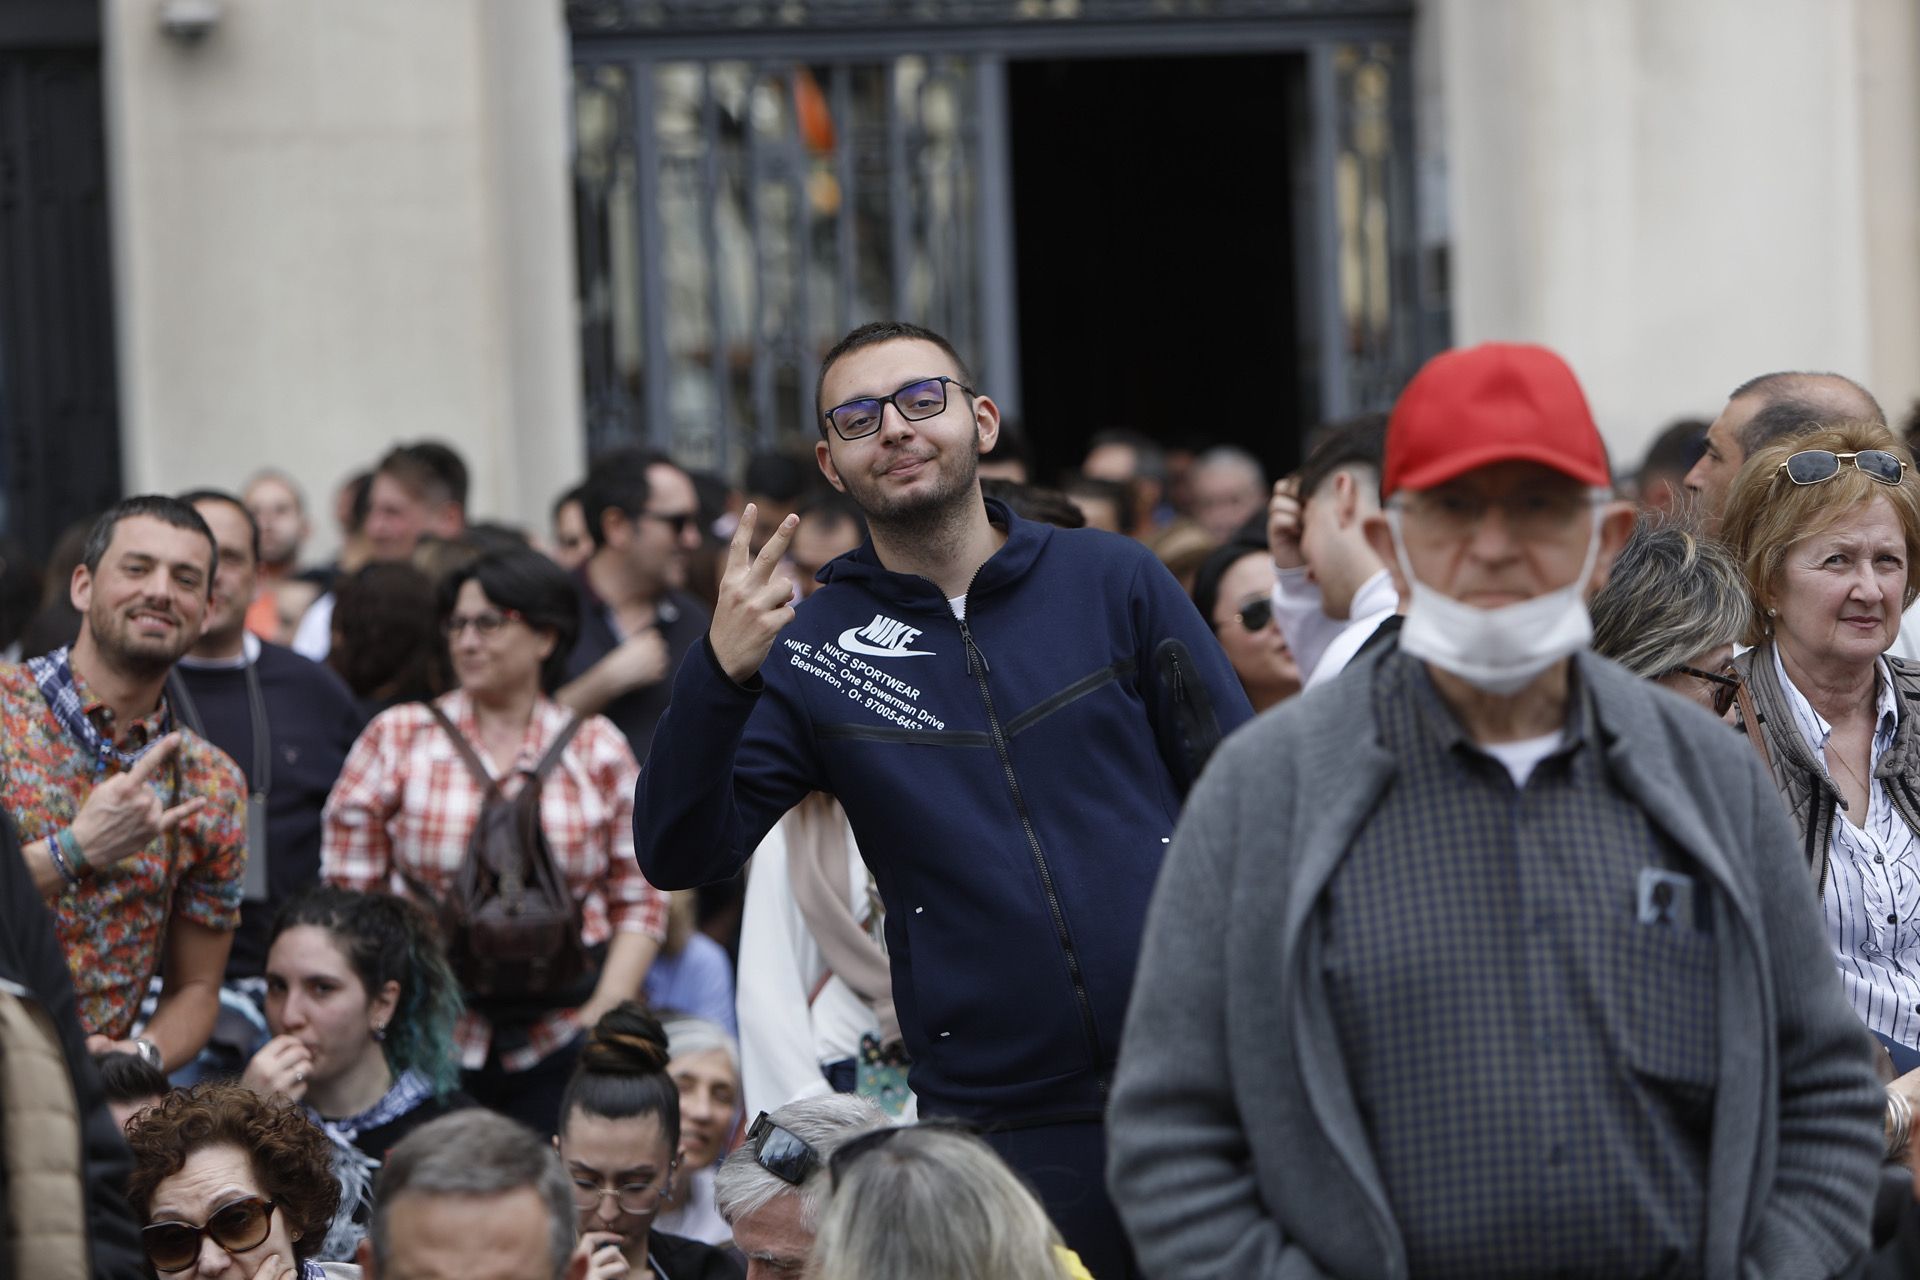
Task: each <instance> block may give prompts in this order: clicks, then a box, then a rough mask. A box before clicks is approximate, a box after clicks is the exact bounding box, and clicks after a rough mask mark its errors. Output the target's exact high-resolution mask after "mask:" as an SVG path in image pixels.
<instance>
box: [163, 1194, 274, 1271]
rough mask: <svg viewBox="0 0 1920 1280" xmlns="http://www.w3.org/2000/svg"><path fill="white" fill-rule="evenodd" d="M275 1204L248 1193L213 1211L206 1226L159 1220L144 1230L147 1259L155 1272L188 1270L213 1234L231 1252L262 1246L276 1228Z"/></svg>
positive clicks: (243, 1251)
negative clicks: (268, 1234) (206, 1239)
mask: <svg viewBox="0 0 1920 1280" xmlns="http://www.w3.org/2000/svg"><path fill="white" fill-rule="evenodd" d="M274 1207H275V1206H274V1203H273V1201H271V1200H262V1199H261V1198H260V1197H259V1196H248V1197H246V1198H245V1199H244V1200H235V1201H233V1202H232V1203H230V1204H223V1205H221V1206H220V1207H219V1208H218V1209H215V1210H214V1211H213V1216H211V1217H210V1218H208V1219H207V1224H206V1225H205V1226H203V1227H195V1226H191V1225H189V1224H187V1223H185V1222H156V1223H153V1224H152V1225H150V1226H148V1227H146V1228H144V1229H143V1230H142V1231H141V1232H140V1243H141V1244H142V1245H144V1246H145V1247H146V1251H147V1261H148V1262H151V1263H152V1264H153V1269H154V1270H155V1271H185V1270H186V1269H187V1268H188V1267H190V1266H192V1265H193V1264H194V1261H195V1260H196V1259H198V1258H199V1256H200V1241H201V1240H202V1239H203V1238H206V1237H211V1238H212V1240H213V1242H214V1243H215V1244H217V1245H219V1246H220V1247H221V1248H222V1249H225V1250H226V1251H227V1252H228V1253H245V1252H246V1251H247V1250H249V1249H253V1248H257V1247H259V1244H260V1242H261V1241H263V1240H265V1239H266V1238H267V1233H268V1232H269V1231H271V1230H272V1229H273V1210H274Z"/></svg>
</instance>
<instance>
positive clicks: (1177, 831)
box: [0, 322, 1920, 1280]
mask: <svg viewBox="0 0 1920 1280" xmlns="http://www.w3.org/2000/svg"><path fill="white" fill-rule="evenodd" d="M817 400H818V404H819V410H820V420H819V424H818V426H819V432H818V439H817V441H815V442H813V452H814V456H813V457H812V458H811V459H808V458H805V457H803V456H799V455H791V454H775V453H770V454H765V455H760V456H756V457H755V458H754V459H753V460H752V461H751V463H750V465H749V466H748V467H747V468H746V470H745V472H744V474H743V477H742V480H741V483H739V484H738V485H734V484H730V483H729V482H727V481H726V480H723V479H721V478H719V477H715V476H711V475H706V474H702V473H698V472H694V471H690V470H688V469H686V468H684V467H682V466H681V465H679V464H678V463H677V462H675V461H674V460H673V459H671V458H669V457H666V456H664V455H661V454H658V453H654V452H651V451H647V450H644V449H640V448H629V449H622V450H618V451H615V452H613V453H610V454H606V455H603V456H600V457H596V458H594V459H593V460H592V462H591V463H590V465H589V466H588V468H587V470H586V474H585V475H584V477H583V478H582V480H581V482H580V483H579V484H578V485H577V486H574V487H572V488H570V489H569V490H568V491H567V492H565V493H563V494H561V495H560V496H559V497H558V498H557V499H556V500H555V502H554V504H553V507H552V510H551V528H550V529H542V530H538V531H532V532H530V531H526V530H521V529H516V528H512V527H509V526H506V525H502V524H496V523H487V522H483V521H479V520H476V519H473V518H471V517H470V513H469V507H468V499H469V493H468V481H467V471H466V467H465V464H464V463H463V461H462V459H461V458H460V457H459V455H458V454H457V453H456V452H455V451H454V450H453V449H451V448H449V447H447V446H446V445H444V444H440V443H437V442H432V441H420V442H413V443H410V444H402V445H398V446H396V447H394V448H393V449H391V450H390V451H389V452H388V453H387V454H386V455H384V456H383V457H382V458H381V459H379V461H378V462H377V463H376V465H374V466H373V467H372V468H371V469H370V470H369V471H367V472H366V473H365V474H363V475H359V476H356V477H354V478H352V479H351V480H349V481H348V482H347V483H346V484H344V485H343V486H341V488H340V489H339V491H338V493H337V494H336V495H334V499H335V500H334V504H333V505H334V510H333V513H332V514H333V517H334V518H335V519H336V520H337V521H338V523H339V526H340V531H341V540H340V547H339V553H338V555H337V557H336V558H335V559H334V560H333V561H332V562H331V563H328V564H325V565H316V564H313V563H310V561H309V557H308V556H307V554H306V548H307V546H308V545H309V543H310V542H311V540H312V534H313V520H314V513H313V512H312V511H311V509H310V507H309V500H308V496H307V494H306V493H305V491H304V489H303V487H302V485H301V484H300V483H298V481H296V479H295V478H293V477H290V476H287V475H285V474H282V473H280V472H276V471H270V470H269V471H262V472H259V473H258V474H256V475H254V476H253V477H252V478H251V479H249V480H248V481H247V482H246V483H245V484H244V485H243V486H242V487H241V488H239V489H238V490H237V491H232V492H229V491H224V490H218V489H212V488H202V489H195V490H192V491H190V492H187V493H183V494H180V495H177V496H167V495H153V494H150V495H141V496H136V497H132V498H128V499H126V500H125V501H123V502H121V503H120V504H118V505H117V506H115V507H114V508H113V509H111V510H109V511H107V512H105V513H102V514H101V515H100V516H98V517H97V518H96V519H93V520H91V521H88V522H86V523H85V524H84V525H83V526H82V527H79V528H77V529H76V530H75V531H73V533H72V534H70V535H69V536H68V537H66V538H63V539H62V540H61V545H60V546H59V547H57V548H56V549H55V553H54V555H53V557H52V558H51V559H50V561H49V563H48V565H47V566H46V569H45V575H44V585H41V584H38V583H35V582H34V581H32V575H31V574H28V573H27V571H26V569H25V566H24V561H22V560H20V559H19V558H17V557H8V559H7V563H6V571H5V576H4V578H0V604H6V603H7V602H12V603H11V607H7V608H0V623H3V624H4V625H5V627H6V630H5V632H4V633H0V642H3V643H4V644H6V645H7V646H9V653H8V656H9V658H11V659H13V660H14V661H12V662H11V663H10V664H9V665H6V666H3V667H0V808H4V809H5V811H6V815H7V821H6V822H5V823H4V824H0V841H3V843H4V846H5V847H4V848H0V864H4V867H5V871H4V874H5V875H6V876H7V877H8V884H7V891H6V893H5V895H4V897H3V898H0V901H4V903H5V910H6V912H7V916H8V919H7V923H6V927H5V928H4V929H0V1127H4V1130H5V1133H6V1157H5V1159H6V1170H5V1175H4V1182H3V1183H0V1186H3V1187H4V1194H0V1209H3V1210H4V1213H5V1217H6V1223H7V1227H8V1231H9V1240H10V1241H11V1245H10V1247H11V1249H12V1254H11V1261H12V1264H13V1273H15V1274H21V1275H36V1276H37V1275H47V1276H65V1275H75V1276H80V1275H95V1276H103V1277H107V1276H111V1277H120V1276H129V1277H130V1276H137V1275H147V1274H154V1273H157V1274H161V1275H175V1274H193V1275H204V1276H219V1275H235V1276H243V1277H249V1278H251V1277H262V1278H265V1280H274V1278H277V1277H283V1276H284V1277H288V1278H290V1280H296V1278H297V1280H313V1277H316V1276H322V1275H326V1276H354V1275H365V1276H370V1277H372V1276H383V1275H384V1276H389V1277H419V1278H423V1280H424V1278H425V1277H436V1276H449V1275H460V1276H463V1277H481V1278H485V1277H500V1278H501V1280H535V1278H538V1280H558V1278H559V1277H563V1276H564V1277H568V1278H569V1280H621V1278H623V1277H634V1278H636V1280H637V1278H638V1277H643V1276H650V1277H657V1278H658V1280H688V1278H694V1280H724V1278H726V1277H741V1276H746V1277H752V1278H753V1280H763V1278H768V1277H778V1276H795V1277H798V1276H807V1277H814V1278H815V1280H897V1278H900V1277H913V1278H915V1280H920V1278H923V1277H925V1278H929V1280H1006V1278H1015V1280H1027V1278H1029V1277H1031V1278H1032V1280H1086V1278H1087V1277H1099V1278H1100V1280H1126V1278H1127V1277H1133V1276H1150V1277H1206V1276H1228V1275H1233V1276H1240V1275H1261V1276H1288V1277H1300V1278H1302V1280H1312V1278H1314V1277H1325V1278H1328V1280H1332V1278H1335V1277H1337V1278H1339V1280H1363V1278H1370V1277H1446V1276H1462V1277H1495V1276H1542V1275H1549V1274H1551V1275H1556V1276H1560V1275H1564V1276H1591V1277H1639V1276H1656V1275H1657V1276H1663V1277H1688V1276H1701V1277H1723V1276H1724V1277H1735V1276H1739V1277H1743V1278H1746V1277H1753V1278H1763V1277H1764V1278H1773V1277H1777V1278H1779V1280H1803V1278H1808V1277H1813V1278H1819V1277H1842V1276H1846V1277H1876V1278H1877V1277H1891V1276H1911V1275H1915V1274H1920V1199H1917V1197H1920V1183H1916V1180H1915V1176H1914V1173H1913V1165H1912V1157H1911V1155H1910V1152H1909V1146H1910V1142H1909V1140H1910V1138H1911V1137H1912V1136H1913V1135H1912V1130H1913V1117H1914V1109H1915V1106H1916V1105H1920V979H1916V977H1915V976H1914V974H1915V969H1916V964H1917V963H1920V749H1916V748H1915V747H1914V745H1913V743H1914V730H1913V729H1912V727H1911V726H1912V723H1913V719H1914V713H1913V710H1912V707H1913V704H1914V703H1915V702H1916V701H1920V664H1910V663H1909V662H1908V660H1907V655H1908V654H1910V653H1920V619H1915V618H1910V617H1909V618H1906V619H1905V620H1906V621H1907V622H1908V624H1909V625H1907V626H1906V627H1904V628H1903V615H1906V614H1907V611H1908V610H1910V609H1913V608H1915V607H1916V605H1915V601H1916V597H1920V578H1916V577H1914V576H1913V575H1912V574H1911V573H1910V566H1911V565H1912V563H1913V560H1914V557H1915V555H1916V554H1920V489H1917V488H1916V486H1920V479H1916V477H1915V476H1914V474H1913V471H1912V456H1911V454H1910V453H1909V452H1908V449H1907V446H1906V444H1905V443H1904V442H1903V441H1902V439H1901V438H1900V436H1899V435H1897V434H1896V433H1895V432H1894V430H1893V429H1891V428H1890V427H1889V425H1888V422H1887V419H1886V415H1885V413H1884V412H1883V410H1882V409H1881V406H1880V405H1879V404H1878V403H1877V402H1876V401H1875V400H1874V398H1873V397H1872V396H1871V395H1870V394H1869V393H1868V392H1867V391H1866V390H1865V389H1864V388H1862V387H1860V386H1858V385H1857V384H1855V383H1853V382H1851V381H1850V380H1848V379H1846V378H1843V377H1839V376H1838V375H1834V374H1815V373H1777V374H1768V375H1764V376H1761V377H1758V378H1755V379H1753V380H1751V381H1749V382H1747V383H1745V384H1743V385H1742V386H1740V387H1739V388H1737V389H1735V391H1734V392H1733V394H1732V395H1731V397H1730V398H1729V400H1728V402H1727V404H1726V407H1725V409H1724V410H1723V411H1722V412H1721V413H1720V415H1719V416H1718V417H1717V418H1716V419H1715V420H1714V421H1712V422H1711V423H1696V422H1682V423H1678V424H1676V425H1675V426H1674V428H1672V429H1671V430H1669V431H1667V432H1666V433H1663V435H1662V436H1661V437H1660V439H1659V440H1658V441H1656V443H1655V445H1654V447H1653V448H1652V450H1650V452H1649V454H1648V456H1647V461H1646V463H1645V465H1644V466H1642V467H1641V469H1640V470H1639V472H1638V473H1637V474H1635V475H1633V476H1631V477H1627V478H1625V479H1620V478H1619V477H1617V476H1616V472H1615V468H1614V467H1613V465H1612V463H1611V462H1610V460H1609V458H1608V456H1607V454H1606V451H1605V449H1604V447H1603V445H1602V442H1601V438H1600V434H1599V431H1598V429H1597V427H1596V425H1595V423H1594V420H1593V417H1592V414H1591V412H1590V410H1589V409H1588V406H1587V402H1586V399H1585V396H1584V393H1583V392H1582V390H1581V388H1580V386H1579V384H1578V382H1577V380H1576V379H1575V378H1574V375H1573V373H1572V371H1571V370H1570V369H1569V368H1568V366H1567V365H1566V364H1565V362H1564V361H1562V360H1561V359H1560V358H1559V357H1558V356H1556V355H1554V354H1553V353H1552V352H1549V351H1547V350H1545V349H1543V348H1539V347H1532V346H1524V345H1512V344H1488V345H1484V346H1480V347H1473V348H1467V349H1461V350H1456V351H1450V352H1447V353H1444V354H1442V355H1440V356H1438V357H1436V358H1435V359H1434V360H1432V361H1431V362H1429V364H1428V365H1427V366H1426V367H1425V368H1424V369H1423V370H1422V371H1421V372H1420V373H1419V375H1418V376H1417V377H1416V378H1415V379H1414V380H1413V381H1412V382H1411V383H1410V384H1409V385H1408V387H1407V388H1406V389H1405V390H1404V391H1403V393H1402V394H1401V396H1400V397H1399V399H1398V401H1397V402H1396V404H1395V405H1394V406H1393V408H1392V411H1391V413H1389V414H1380V415H1369V416H1365V417H1360V418H1355V419H1352V420H1349V421H1343V422H1337V423H1331V424H1327V425H1325V426H1322V427H1319V428H1316V429H1314V430H1313V431H1311V432H1309V433H1307V434H1306V436H1305V437H1304V439H1303V441H1302V446H1303V447H1302V456H1301V462H1300V465H1299V466H1298V467H1297V468H1296V469H1295V470H1294V471H1293V472H1292V473H1291V474H1289V475H1286V476H1284V477H1280V478H1277V479H1273V478H1270V477H1269V476H1268V475H1266V474H1265V473H1264V471H1263V469H1262V467H1261V464H1260V462H1259V461H1258V460H1257V459H1255V458H1254V457H1253V456H1251V455H1250V454H1247V453H1245V452H1244V451H1242V450H1240V449H1238V448H1236V447H1233V446H1217V447H1213V448H1206V449H1200V450H1197V451H1195V450H1176V449H1170V448H1168V447H1165V446H1164V445H1162V444H1160V443H1157V442H1156V441H1155V440H1154V439H1153V438H1152V437H1150V436H1148V435H1144V434H1139V433H1136V432H1132V431H1123V430H1114V431H1107V432H1103V433H1101V434H1099V435H1097V436H1096V437H1094V439H1093V440H1092V442H1091V446H1090V449H1089V452H1088V453H1087V455H1086V457H1085V459H1084V462H1083V463H1082V465H1081V467H1080V468H1079V469H1078V470H1077V471H1076V472H1075V473H1074V474H1072V475H1069V476H1065V477H1060V478H1059V479H1058V483H1057V485H1055V486H1051V487H1049V486H1042V485H1038V484H1036V483H1034V481H1035V480H1036V478H1037V477H1035V476H1034V475H1033V474H1032V473H1031V469H1030V468H1031V463H1030V461H1029V458H1028V455H1027V452H1026V451H1025V449H1024V448H1023V447H1022V442H1021V440H1020V439H1019V436H1018V433H1017V431H1016V430H1015V428H1014V427H1013V426H1012V424H1010V423H1008V422H1005V421H1003V419H1002V417H1001V413H1000V409H999V407H998V406H997V405H996V404H995V402H994V400H993V398H992V396H991V393H990V390H989V389H987V388H981V387H979V386H978V384H977V380H976V379H975V377H974V375H973V373H972V372H971V370H970V369H969V367H968V365H967V363H966V361H965V360H964V358H963V356H962V355H961V353H960V352H959V351H957V350H956V349H955V348H954V347H953V346H952V345H951V344H950V343H948V342H947V341H946V340H945V339H944V338H942V337H941V336H940V335H938V334H935V333H933V332H931V331H929V330H926V329H922V328H918V327H916V326H913V325H909V324H904V323H897V322H883V323H877V324H871V325H866V326H862V327H861V328H859V329H856V330H854V331H853V332H852V333H850V334H848V335H847V336H846V337H845V338H844V339H843V340H842V341H841V342H840V343H839V344H837V345H836V346H835V347H834V348H833V349H832V350H831V351H830V352H828V353H827V355H826V357H825V359H824V361H823V363H822V367H821V369H820V373H819V383H818V386H817ZM35 600H37V601H38V605H37V609H36V608H34V607H28V606H29V605H30V604H31V602H33V601H35ZM22 602H27V604H23V603H22Z"/></svg>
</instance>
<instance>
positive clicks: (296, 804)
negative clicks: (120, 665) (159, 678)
mask: <svg viewBox="0 0 1920 1280" xmlns="http://www.w3.org/2000/svg"><path fill="white" fill-rule="evenodd" d="M185 500H186V501H188V502H190V503H192V504H193V507H194V510H196V511H198V512H199V513H200V515H201V517H202V518H203V519H205V520H206V522H207V526H208V528H210V529H212V530H213V536H214V544H215V548H216V553H217V557H218V558H217V560H216V564H215V569H214V576H213V600H212V602H211V604H210V606H209V607H208V610H207V621H206V626H205V627H204V629H202V631H201V633H200V639H199V640H198V641H196V642H195V643H194V646H193V648H192V649H191V650H189V651H188V653H187V655H186V656H185V657H183V658H181V659H180V661H179V662H178V663H176V664H175V666H174V673H173V676H172V678H171V679H170V680H169V681H168V685H167V697H168V701H169V705H170V706H171V707H172V709H173V714H174V716H175V717H176V718H177V719H179V720H181V721H183V722H185V723H186V725H187V727H189V728H191V729H192V730H193V731H194V732H196V733H198V734H200V736H202V737H204V738H206V739H207V740H208V741H210V742H212V743H213V744H214V745H215V746H216V747H219V748H220V749H221V750H222V751H224V752H226V753H227V754H228V755H229V756H231V757H233V761H234V763H235V764H237V765H239V766H240V771H241V772H242V773H243V774H245V775H246V779H247V791H248V796H249V803H248V813H247V818H248V830H247V860H248V868H247V870H248V876H247V882H246V885H247V889H246V898H245V900H244V901H243V902H242V903H241V906H240V928H239V931H238V932H237V933H235V934H234V939H233V949H232V951H230V952H229V953H228V955H227V972H226V977H227V981H228V982H233V981H234V980H236V979H240V978H258V977H259V976H260V975H261V973H262V972H263V970H264V967H265V965H266V960H267V935H268V932H269V930H270V929H271V928H272V925H273V918H274V915H275V914H276V913H277V912H278V911H279V909H280V907H281V906H282V905H283V904H284V903H285V902H286V901H287V899H288V898H290V897H292V896H293V894H294V893H296V892H298V891H299V890H300V889H302V888H304V887H305V886H307V885H310V884H312V883H314V882H315V881H317V880H318V879H319V878H320V811H321V809H322V807H324V806H325V804H326V802H327V793H328V792H329V791H331V790H332V789H333V782H334V779H335V778H337V777H338V776H339V774H340V766H341V765H342V764H343V763H345V762H346V758H347V752H348V751H349V750H351V749H352V747H353V741H354V739H355V738H357V737H359V736H360V730H361V729H362V728H364V727H365V725H366V722H365V719H364V718H363V717H362V716H361V714H360V711H359V709H358V707H357V706H356V705H355V703H354V699H353V694H352V693H351V692H350V691H349V690H348V689H347V686H346V684H345V682H343V681H342V680H341V679H340V677H339V676H336V675H335V674H333V672H331V671H329V670H327V669H326V668H325V667H322V666H320V665H319V664H318V663H315V662H310V661H308V660H307V659H305V658H303V657H301V656H300V655H299V654H297V653H295V652H293V650H291V649H283V648H281V647H280V646H279V645H276V644H266V643H264V642H262V641H261V640H260V639H259V638H257V637H256V636H254V635H252V634H251V633H249V632H248V631H247V629H246V617H247V606H248V605H249V604H250V603H252V601H253V598H254V594H255V590H256V588H257V586H258V547H259V537H260V535H259V530H258V528H257V527H256V525H255V524H254V520H253V516H252V515H251V514H250V513H249V512H248V511H247V508H246V505H245V504H244V503H242V502H241V501H240V499H238V498H236V497H234V496H233V495H231V494H223V493H217V492H215V491H213V490H198V491H195V492H193V493H189V494H186V495H185ZM262 798H264V805H262V803H261V801H262ZM263 819H264V821H262V820H263ZM263 855H264V856H263ZM263 873H264V874H263Z"/></svg>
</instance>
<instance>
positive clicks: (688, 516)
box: [640, 511, 700, 538]
mask: <svg viewBox="0 0 1920 1280" xmlns="http://www.w3.org/2000/svg"><path fill="white" fill-rule="evenodd" d="M640 514H641V515H643V516H645V517H646V518H647V519H649V520H658V521H659V522H660V523H661V524H664V525H668V526H670V527H671V528H672V529H673V536H674V537H675V538H684V537H686V536H687V530H688V529H694V528H698V527H699V523H700V513H699V512H698V511H676V512H674V513H673V514H672V515H662V514H661V513H660V512H658V511H642V512H641V513H640Z"/></svg>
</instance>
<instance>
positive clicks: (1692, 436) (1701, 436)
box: [1639, 418, 1711, 490]
mask: <svg viewBox="0 0 1920 1280" xmlns="http://www.w3.org/2000/svg"><path fill="white" fill-rule="evenodd" d="M1710 425H1711V424H1710V423H1706V422H1702V421H1701V420H1700V419H1698V418H1680V419H1678V420H1676V421H1674V422H1672V423H1669V424H1668V425H1667V427H1666V428H1665V429H1664V430H1662V431H1661V432H1660V434H1659V435H1657V436H1655V437H1654V438H1653V443H1652V444H1650V445H1648V446H1647V456H1646V457H1645V458H1644V459H1642V460H1641V462H1640V472H1639V481H1640V486H1641V488H1642V489H1643V490H1644V489H1645V487H1646V485H1647V482H1648V481H1649V480H1652V479H1653V478H1654V477H1656V476H1660V475H1671V476H1684V475H1685V474H1687V472H1689V471H1691V470H1693V464H1694V463H1696V462H1698V461H1700V455H1701V454H1702V453H1705V452H1706V448H1707V428H1708V426H1710Z"/></svg>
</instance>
